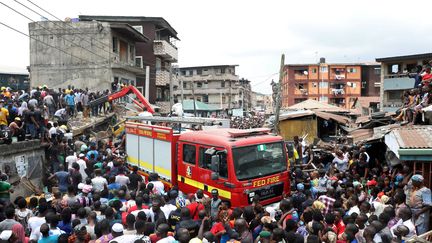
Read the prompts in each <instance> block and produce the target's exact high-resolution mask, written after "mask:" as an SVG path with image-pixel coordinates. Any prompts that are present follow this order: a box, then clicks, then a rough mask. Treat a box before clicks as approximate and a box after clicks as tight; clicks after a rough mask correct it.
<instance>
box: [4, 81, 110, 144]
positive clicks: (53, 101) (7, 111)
mask: <svg viewBox="0 0 432 243" xmlns="http://www.w3.org/2000/svg"><path fill="white" fill-rule="evenodd" d="M108 93H109V90H106V91H105V92H99V91H97V92H91V91H89V90H88V89H84V90H83V89H74V88H73V87H70V86H69V87H68V88H67V89H58V90H57V91H56V90H53V89H49V88H48V87H47V86H43V87H36V88H33V89H32V90H31V91H30V92H28V93H27V92H26V91H24V90H18V91H12V90H11V89H10V88H9V87H1V92H0V130H9V131H10V134H11V135H12V137H14V138H16V139H17V140H18V141H23V140H25V139H35V138H40V139H42V140H43V141H46V140H49V139H50V138H51V135H52V134H53V133H67V132H68V127H67V122H68V121H69V119H70V118H71V117H74V116H76V114H77V112H83V114H84V115H86V116H90V115H93V116H97V115H99V113H101V112H105V113H106V112H107V111H109V109H110V107H111V106H110V104H109V103H101V104H99V105H96V106H92V107H90V106H89V102H91V101H93V100H96V99H98V98H100V97H102V96H104V95H106V94H108Z"/></svg>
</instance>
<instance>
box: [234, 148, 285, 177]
mask: <svg viewBox="0 0 432 243" xmlns="http://www.w3.org/2000/svg"><path fill="white" fill-rule="evenodd" d="M232 154H233V158H234V169H235V172H236V176H237V179H238V180H249V179H253V178H259V177H263V176H267V175H271V174H274V173H278V172H281V171H284V170H286V169H287V162H286V154H285V153H284V149H283V143H267V144H256V145H253V146H247V147H239V148H234V149H233V152H232Z"/></svg>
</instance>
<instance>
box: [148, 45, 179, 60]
mask: <svg viewBox="0 0 432 243" xmlns="http://www.w3.org/2000/svg"><path fill="white" fill-rule="evenodd" d="M153 50H154V54H155V55H156V56H161V57H163V58H165V59H167V60H170V61H171V62H177V60H178V50H177V47H175V46H174V45H173V44H171V43H169V42H168V41H166V40H154V41H153Z"/></svg>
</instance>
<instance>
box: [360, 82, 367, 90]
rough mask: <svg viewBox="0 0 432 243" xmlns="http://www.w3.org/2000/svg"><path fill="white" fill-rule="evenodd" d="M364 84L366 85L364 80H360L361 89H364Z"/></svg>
mask: <svg viewBox="0 0 432 243" xmlns="http://www.w3.org/2000/svg"><path fill="white" fill-rule="evenodd" d="M366 86H367V83H366V81H362V82H361V88H362V89H366Z"/></svg>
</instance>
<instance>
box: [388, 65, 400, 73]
mask: <svg viewBox="0 0 432 243" xmlns="http://www.w3.org/2000/svg"><path fill="white" fill-rule="evenodd" d="M389 72H390V73H394V74H396V73H399V72H400V66H399V64H390V65H389Z"/></svg>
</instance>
